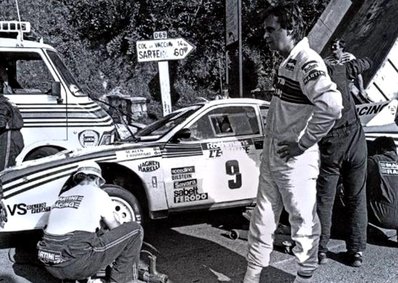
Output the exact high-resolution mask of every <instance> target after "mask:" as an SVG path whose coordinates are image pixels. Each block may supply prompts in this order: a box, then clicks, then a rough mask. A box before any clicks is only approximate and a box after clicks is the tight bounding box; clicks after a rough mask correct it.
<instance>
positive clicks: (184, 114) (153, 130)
mask: <svg viewBox="0 0 398 283" xmlns="http://www.w3.org/2000/svg"><path fill="white" fill-rule="evenodd" d="M201 107H202V106H201V105H195V106H191V107H186V108H182V109H179V110H177V111H174V112H172V113H170V114H168V115H166V116H165V117H163V118H161V119H160V120H158V121H155V122H153V123H152V124H149V125H148V126H147V127H145V128H144V129H141V130H139V131H138V132H137V133H136V137H138V138H140V137H148V136H149V137H155V136H156V137H159V138H160V137H162V136H164V135H165V134H167V133H168V132H170V131H171V130H172V129H173V128H174V127H176V126H177V125H179V124H181V123H182V122H183V121H185V120H186V119H187V118H188V117H189V116H190V115H192V114H193V113H194V112H195V111H197V110H198V109H199V108H201Z"/></svg>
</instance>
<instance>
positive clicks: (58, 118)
mask: <svg viewBox="0 0 398 283" xmlns="http://www.w3.org/2000/svg"><path fill="white" fill-rule="evenodd" d="M28 32H30V23H29V22H19V21H18V22H17V21H11V22H9V21H7V22H5V21H2V22H0V64H3V66H1V67H4V68H6V72H7V77H8V85H9V86H10V87H11V89H12V91H11V92H10V93H3V94H0V95H5V96H6V97H7V98H9V100H10V101H11V102H13V103H14V104H16V106H17V107H18V108H19V110H20V112H21V114H22V117H23V120H24V126H23V128H22V130H21V132H22V135H23V137H24V143H25V147H24V149H23V151H22V152H21V154H20V155H19V156H18V158H17V163H19V162H22V161H24V160H32V159H37V158H40V157H44V156H48V155H52V154H55V153H57V152H59V151H62V150H64V149H75V148H79V147H89V146H96V145H102V144H109V143H111V142H113V140H114V136H115V126H114V123H113V120H112V118H111V117H110V116H109V115H108V114H107V112H106V111H105V110H104V109H102V108H101V107H100V105H98V104H97V103H95V102H94V101H93V100H92V99H90V98H89V97H88V95H87V94H85V93H84V92H83V91H82V89H81V88H80V87H79V84H78V83H77V81H76V80H75V79H74V77H73V76H72V74H71V73H70V71H69V70H68V68H67V67H66V66H65V64H64V63H63V61H62V60H61V58H60V56H59V55H58V53H57V51H56V50H55V49H54V48H53V47H52V46H50V45H47V44H44V43H43V42H42V41H39V42H36V41H32V40H25V39H24V38H23V36H24V33H28ZM16 34H17V36H15V35H16ZM0 89H2V88H0ZM0 92H3V90H0Z"/></svg>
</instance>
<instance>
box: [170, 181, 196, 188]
mask: <svg viewBox="0 0 398 283" xmlns="http://www.w3.org/2000/svg"><path fill="white" fill-rule="evenodd" d="M197 185H198V181H197V180H196V179H190V180H184V181H178V182H174V189H181V188H187V187H193V186H197Z"/></svg>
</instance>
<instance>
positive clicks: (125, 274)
mask: <svg viewBox="0 0 398 283" xmlns="http://www.w3.org/2000/svg"><path fill="white" fill-rule="evenodd" d="M73 180H74V182H75V183H76V184H77V185H76V186H74V187H72V188H71V189H69V190H67V191H65V192H63V193H61V195H60V196H59V197H58V200H57V201H56V202H55V204H54V205H53V206H52V208H51V212H50V215H49V219H48V224H47V227H46V228H45V231H44V236H43V239H42V241H40V242H39V243H38V244H37V248H38V257H39V260H40V261H42V262H43V263H44V265H45V267H46V269H47V270H48V271H49V272H50V273H51V274H52V275H53V276H54V277H56V278H59V279H74V280H83V279H87V278H88V277H90V276H92V275H95V274H96V273H97V272H98V271H99V270H101V269H103V268H104V267H106V266H108V265H110V264H112V269H111V272H110V275H109V281H108V282H110V283H135V282H140V281H138V262H139V257H140V250H141V245H142V239H143V230H142V227H141V226H140V225H139V224H138V223H135V222H128V223H123V224H121V223H119V221H118V220H117V217H116V215H115V214H114V211H113V208H114V205H113V204H112V200H111V198H110V197H109V195H108V194H107V193H106V192H105V191H103V190H102V189H101V188H100V187H101V186H102V185H103V184H105V180H104V179H103V178H102V176H101V168H100V167H99V166H98V164H97V163H95V162H94V161H86V162H82V163H81V164H80V165H79V168H78V169H77V171H76V173H75V174H74V175H73ZM100 221H102V222H103V223H104V224H105V225H106V226H107V228H109V230H107V231H105V232H103V231H102V230H101V229H99V227H100Z"/></svg>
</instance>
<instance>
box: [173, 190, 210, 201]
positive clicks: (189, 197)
mask: <svg viewBox="0 0 398 283" xmlns="http://www.w3.org/2000/svg"><path fill="white" fill-rule="evenodd" d="M208 198H209V196H208V194H207V193H200V192H198V188H197V187H196V186H195V187H192V188H189V189H187V188H184V189H182V190H177V191H174V203H182V202H191V201H201V200H206V199H208Z"/></svg>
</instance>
